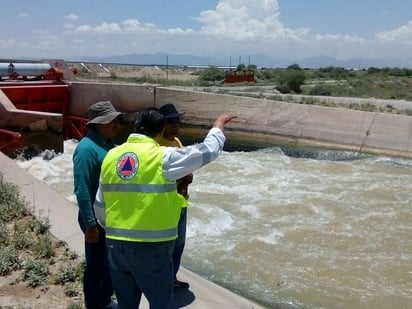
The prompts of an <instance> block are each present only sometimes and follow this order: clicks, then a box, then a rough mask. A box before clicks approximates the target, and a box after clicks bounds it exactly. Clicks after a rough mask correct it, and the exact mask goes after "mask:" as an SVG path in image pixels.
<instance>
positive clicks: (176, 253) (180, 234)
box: [173, 207, 187, 278]
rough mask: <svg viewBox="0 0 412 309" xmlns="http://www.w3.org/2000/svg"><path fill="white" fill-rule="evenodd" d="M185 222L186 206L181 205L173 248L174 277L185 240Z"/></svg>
mask: <svg viewBox="0 0 412 309" xmlns="http://www.w3.org/2000/svg"><path fill="white" fill-rule="evenodd" d="M186 223H187V207H183V208H182V210H181V212H180V219H179V224H178V225H177V239H176V240H175V247H174V249H173V271H174V278H176V274H177V272H178V271H179V267H180V260H181V259H182V254H183V249H184V248H185V242H186Z"/></svg>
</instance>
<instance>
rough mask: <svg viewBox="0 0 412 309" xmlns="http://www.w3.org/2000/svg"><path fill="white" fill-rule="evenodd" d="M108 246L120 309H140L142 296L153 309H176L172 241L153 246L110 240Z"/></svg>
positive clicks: (153, 244)
mask: <svg viewBox="0 0 412 309" xmlns="http://www.w3.org/2000/svg"><path fill="white" fill-rule="evenodd" d="M107 243H108V251H109V260H110V267H111V271H112V278H113V286H114V289H115V291H116V297H117V303H118V305H119V308H121V309H136V308H139V304H140V300H141V297H142V293H143V294H144V295H145V296H146V299H147V300H148V302H149V304H150V309H174V308H175V305H174V299H173V265H172V250H173V245H174V243H173V241H166V242H152V243H151V242H137V241H136V242H132V241H121V240H114V239H108V240H107Z"/></svg>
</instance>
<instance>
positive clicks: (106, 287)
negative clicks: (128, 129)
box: [73, 101, 122, 309]
mask: <svg viewBox="0 0 412 309" xmlns="http://www.w3.org/2000/svg"><path fill="white" fill-rule="evenodd" d="M120 115H122V113H120V112H118V111H116V110H115V108H114V107H113V105H112V104H111V102H109V101H103V102H97V103H95V104H93V105H91V106H90V107H89V119H90V120H89V122H88V123H87V135H86V136H85V137H83V138H82V140H81V141H80V142H79V144H78V145H77V147H76V149H75V151H74V154H73V178H74V192H75V194H76V198H77V204H78V206H79V216H78V221H79V225H80V228H81V230H82V231H83V233H84V235H85V256H86V269H85V272H84V276H83V291H84V301H85V305H86V308H87V309H102V308H110V305H111V296H112V294H113V288H112V283H111V278H110V270H109V264H108V260H107V251H106V240H105V232H104V229H103V228H102V227H101V226H100V225H99V224H98V223H97V220H96V217H95V215H94V210H93V204H94V200H95V196H96V192H97V188H98V186H99V177H100V169H101V165H102V162H103V159H104V157H105V156H106V154H107V151H108V150H110V149H111V148H113V147H114V143H113V141H112V140H113V138H114V137H115V136H116V134H117V131H118V124H119V116H120Z"/></svg>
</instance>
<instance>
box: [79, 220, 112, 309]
mask: <svg viewBox="0 0 412 309" xmlns="http://www.w3.org/2000/svg"><path fill="white" fill-rule="evenodd" d="M78 221H79V225H80V228H81V229H82V231H83V233H84V231H85V226H84V223H83V220H82V218H81V217H80V214H79V216H78ZM97 227H98V229H99V241H98V242H97V243H95V244H90V243H87V242H85V243H84V246H85V248H84V249H85V257H86V268H85V270H84V274H83V293H84V302H85V306H86V309H102V308H104V307H106V306H107V305H108V304H109V303H110V301H111V296H112V295H113V287H112V281H111V279H110V268H109V260H108V258H107V246H106V239H105V235H106V234H105V231H104V229H103V228H102V227H101V226H97Z"/></svg>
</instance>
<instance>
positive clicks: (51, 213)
mask: <svg viewBox="0 0 412 309" xmlns="http://www.w3.org/2000/svg"><path fill="white" fill-rule="evenodd" d="M0 173H2V174H3V177H4V180H5V181H6V182H9V183H14V184H16V185H17V186H18V187H19V189H20V193H21V195H22V197H23V198H24V199H25V200H26V201H27V202H28V203H29V205H30V207H32V209H33V212H34V215H35V216H41V217H45V216H46V217H47V218H49V220H50V224H51V228H50V231H51V233H52V234H53V235H54V236H55V237H57V238H58V239H60V240H63V241H65V242H66V243H67V244H68V246H69V247H70V248H71V249H72V250H74V251H76V252H77V253H78V254H79V255H81V256H83V255H84V245H83V244H84V238H83V234H82V233H81V231H80V228H79V227H78V225H77V207H76V206H75V205H73V204H72V203H71V202H70V201H68V200H66V199H65V198H64V197H62V196H61V195H59V194H58V193H56V192H55V191H53V190H52V189H51V188H50V187H49V186H47V185H46V184H44V183H43V182H41V181H40V180H38V179H37V178H35V177H34V176H33V175H31V174H30V173H29V172H27V171H26V170H24V169H23V168H21V167H20V166H18V165H17V164H15V163H14V162H13V160H11V159H10V158H9V157H7V156H6V155H4V154H3V153H2V152H0ZM68 222H71V223H72V224H67V223H68ZM179 278H180V279H181V280H183V281H187V282H189V283H190V289H189V290H187V291H184V292H176V294H175V302H176V307H177V308H193V309H206V308H213V309H220V308H225V309H227V308H245V309H246V308H256V309H259V308H264V307H262V306H260V305H257V304H255V303H253V302H251V301H249V300H247V299H245V298H243V297H241V296H238V295H236V294H234V293H232V292H230V291H229V290H227V289H225V288H222V287H220V286H218V285H216V284H214V283H212V282H210V281H207V280H205V279H203V278H201V277H200V276H198V275H196V274H194V273H193V272H191V271H189V270H187V269H184V268H181V269H180V271H179ZM140 308H143V309H146V308H147V309H148V308H149V305H148V303H147V301H146V300H145V299H144V300H143V302H142V304H141V306H140Z"/></svg>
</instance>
